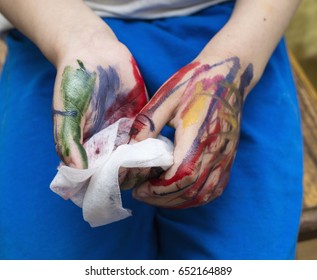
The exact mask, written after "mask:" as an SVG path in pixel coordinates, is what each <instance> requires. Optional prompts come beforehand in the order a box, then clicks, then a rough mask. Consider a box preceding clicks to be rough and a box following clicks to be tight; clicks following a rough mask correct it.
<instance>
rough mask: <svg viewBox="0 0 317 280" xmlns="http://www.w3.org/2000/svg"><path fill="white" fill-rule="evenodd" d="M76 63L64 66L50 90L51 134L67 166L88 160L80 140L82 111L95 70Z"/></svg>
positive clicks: (83, 114) (90, 95) (83, 165)
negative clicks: (53, 90) (75, 65)
mask: <svg viewBox="0 0 317 280" xmlns="http://www.w3.org/2000/svg"><path fill="white" fill-rule="evenodd" d="M78 64H79V67H78V68H77V69H76V68H75V67H72V66H66V67H65V69H64V71H63V74H62V77H61V82H60V83H58V84H59V87H57V88H58V90H56V91H55V94H54V109H53V118H54V138H55V143H56V151H57V153H58V155H59V156H60V158H61V160H62V161H63V162H64V163H65V164H66V165H69V166H72V167H76V168H87V167H88V161H87V155H86V152H85V149H84V147H83V146H82V143H83V126H84V122H85V114H86V112H87V109H88V106H89V104H90V101H91V98H92V93H93V90H94V86H95V81H96V74H95V73H94V72H93V73H91V72H89V71H87V70H86V68H85V66H84V64H83V63H82V62H81V61H78Z"/></svg>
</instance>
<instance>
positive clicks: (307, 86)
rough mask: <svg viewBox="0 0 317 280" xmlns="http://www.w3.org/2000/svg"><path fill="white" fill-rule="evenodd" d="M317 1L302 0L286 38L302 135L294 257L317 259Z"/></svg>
mask: <svg viewBox="0 0 317 280" xmlns="http://www.w3.org/2000/svg"><path fill="white" fill-rule="evenodd" d="M316 15H317V1H316V0H302V3H301V5H300V7H299V9H298V11H297V13H296V15H295V17H294V18H293V20H292V22H291V24H290V26H289V28H288V30H287V32H286V41H287V44H288V48H289V53H290V58H291V63H292V67H293V71H294V76H295V80H296V84H297V92H298V98H299V101H300V106H301V111H302V127H303V135H304V149H305V154H304V160H305V162H304V168H305V173H304V201H303V214H302V219H301V230H300V234H299V241H298V246H297V259H314V260H317V93H316V89H317V28H316V27H317V17H316Z"/></svg>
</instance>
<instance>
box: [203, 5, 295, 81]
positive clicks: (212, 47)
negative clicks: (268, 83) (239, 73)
mask: <svg viewBox="0 0 317 280" xmlns="http://www.w3.org/2000/svg"><path fill="white" fill-rule="evenodd" d="M299 3H300V0H279V1H276V0H257V1H254V0H237V1H236V5H235V8H234V11H233V14H232V16H231V18H230V20H229V21H228V23H227V24H226V25H225V26H224V27H223V29H221V30H220V32H219V33H218V34H217V35H216V36H215V37H214V38H213V39H212V40H211V41H210V42H209V43H208V44H207V46H206V47H205V49H204V51H203V55H204V56H206V57H208V56H210V57H214V56H215V55H216V56H223V55H225V56H238V57H239V58H240V60H241V64H242V66H244V65H245V64H249V63H252V64H253V70H254V79H253V83H255V82H256V81H257V80H258V79H259V78H260V77H261V75H262V72H263V71H264V68H265V66H266V64H267V62H268V60H269V58H270V56H271V54H272V52H273V51H274V49H275V47H276V45H277V44H278V42H279V40H280V39H281V37H282V36H283V33H284V32H285V29H286V28H287V26H288V24H289V22H290V20H291V18H292V16H293V15H294V13H295V11H296V9H297V7H298V5H299Z"/></svg>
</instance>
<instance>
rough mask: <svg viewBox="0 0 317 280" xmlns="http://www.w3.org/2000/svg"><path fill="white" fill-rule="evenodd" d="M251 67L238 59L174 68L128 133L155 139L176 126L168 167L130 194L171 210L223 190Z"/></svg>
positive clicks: (204, 198) (201, 201) (140, 137)
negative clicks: (172, 157)
mask: <svg viewBox="0 0 317 280" xmlns="http://www.w3.org/2000/svg"><path fill="white" fill-rule="evenodd" d="M252 77H253V66H252V64H249V65H247V66H245V67H241V65H240V61H239V58H237V57H232V58H228V59H226V60H222V61H214V63H204V61H201V60H199V59H197V60H195V61H194V62H193V63H191V64H189V65H187V66H185V67H184V68H182V69H180V70H179V71H178V72H177V73H176V74H174V75H173V76H172V77H171V78H170V79H169V80H168V81H167V82H166V83H165V84H164V85H163V86H162V87H161V88H160V89H159V90H158V91H157V93H156V94H155V95H154V97H153V98H152V99H151V100H150V102H149V103H148V104H147V105H146V106H145V107H144V108H143V109H142V111H141V112H140V113H139V114H138V115H137V117H136V119H135V121H134V124H133V126H132V129H131V132H130V135H131V137H132V139H134V140H136V141H141V140H143V139H145V138H148V137H155V136H156V135H157V134H158V133H159V132H160V131H161V129H162V127H163V126H164V125H165V124H169V125H171V126H172V127H174V128H175V129H176V132H175V149H174V165H173V166H171V167H170V168H169V169H168V170H167V171H166V172H163V173H162V174H161V175H160V176H159V177H157V178H152V179H149V180H148V181H146V182H145V183H143V184H141V185H140V186H139V187H136V188H135V189H134V193H133V194H134V197H135V198H137V199H139V200H142V201H144V202H146V203H149V204H153V205H157V206H162V207H171V208H186V207H192V206H198V205H203V204H205V203H207V202H209V201H211V200H212V199H214V198H215V197H217V196H219V195H220V194H221V193H222V191H223V189H224V188H225V186H226V184H227V182H228V179H229V174H230V170H231V166H232V163H233V160H234V157H235V154H236V150H237V144H238V140H239V132H240V120H241V110H242V105H243V102H244V98H245V96H246V94H247V92H248V91H249V87H248V86H249V84H250V82H251V80H252Z"/></svg>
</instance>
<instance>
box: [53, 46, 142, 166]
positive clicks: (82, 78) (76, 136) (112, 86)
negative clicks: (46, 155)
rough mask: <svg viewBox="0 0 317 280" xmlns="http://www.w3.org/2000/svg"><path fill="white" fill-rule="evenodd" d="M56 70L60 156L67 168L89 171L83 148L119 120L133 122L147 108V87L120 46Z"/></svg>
mask: <svg viewBox="0 0 317 280" xmlns="http://www.w3.org/2000/svg"><path fill="white" fill-rule="evenodd" d="M57 68H58V71H57V78H56V81H55V91H54V101H53V118H54V138H55V143H56V151H57V153H58V155H59V156H60V158H61V159H62V161H63V162H64V163H65V164H66V165H69V166H72V167H77V168H87V167H88V162H87V155H86V152H85V150H84V148H83V146H82V144H83V143H84V142H85V141H86V140H88V139H89V138H90V137H91V136H92V135H94V134H95V133H97V132H98V131H100V130H102V129H103V128H105V127H107V126H108V125H110V124H112V123H114V122H115V121H116V120H118V119H120V118H122V117H127V118H133V117H135V115H136V114H137V113H138V112H139V111H140V110H141V109H142V108H143V106H144V105H145V104H146V102H147V94H146V89H145V86H144V82H143V79H142V77H141V75H140V72H139V70H138V67H137V65H136V62H135V61H134V59H133V57H132V55H131V53H130V52H129V51H128V49H127V48H126V47H125V46H123V45H122V44H121V43H119V42H112V43H111V44H110V45H108V46H106V45H105V46H104V49H102V51H101V52H99V53H98V51H96V50H95V52H93V53H92V54H89V55H88V52H87V50H86V52H82V53H81V54H80V55H78V56H74V55H70V56H69V57H68V58H67V59H64V60H63V61H62V62H61V63H60V66H58V67H57ZM97 152H98V151H97Z"/></svg>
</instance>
